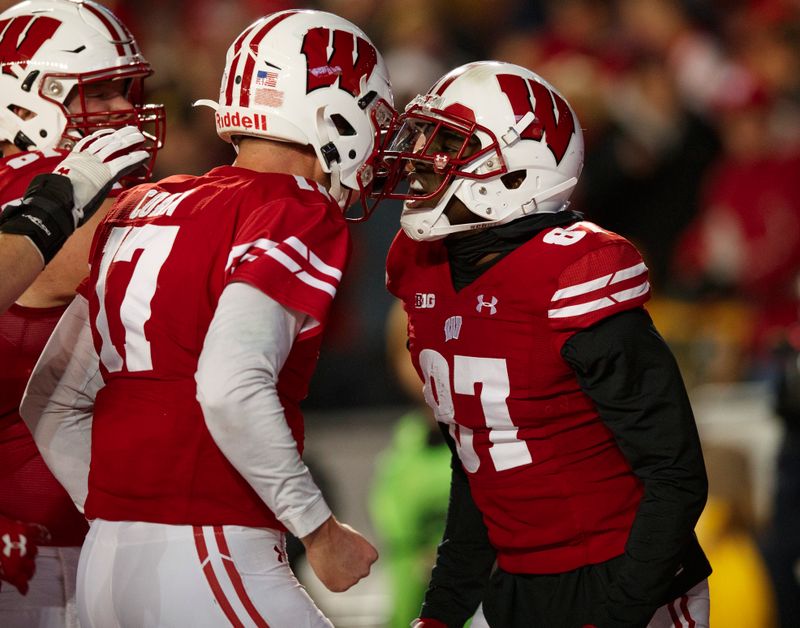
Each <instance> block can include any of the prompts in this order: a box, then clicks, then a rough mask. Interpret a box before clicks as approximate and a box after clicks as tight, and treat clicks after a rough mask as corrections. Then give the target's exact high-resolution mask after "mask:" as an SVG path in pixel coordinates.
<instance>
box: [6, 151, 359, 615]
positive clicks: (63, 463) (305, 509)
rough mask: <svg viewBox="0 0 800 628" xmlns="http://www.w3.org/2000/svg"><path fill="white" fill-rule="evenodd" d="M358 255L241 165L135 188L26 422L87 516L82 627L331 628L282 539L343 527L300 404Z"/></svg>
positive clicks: (321, 218)
mask: <svg viewBox="0 0 800 628" xmlns="http://www.w3.org/2000/svg"><path fill="white" fill-rule="evenodd" d="M349 255H350V239H349V233H348V230H347V224H346V222H345V220H344V217H343V215H342V212H341V209H340V208H339V206H338V205H337V204H336V203H335V202H334V201H333V200H332V199H331V197H330V195H329V194H328V192H327V190H325V189H324V188H323V187H321V186H320V185H319V184H317V183H314V182H312V181H309V180H307V179H304V178H302V177H296V176H292V175H285V174H274V173H272V174H264V173H257V172H253V171H250V170H245V169H241V168H236V167H228V166H226V167H221V168H216V169H214V170H212V171H211V172H209V173H207V174H206V175H204V176H201V177H189V176H179V177H172V178H169V179H165V180H163V181H161V182H159V183H158V184H153V185H146V186H140V187H138V188H135V189H134V190H132V191H130V192H128V193H126V194H125V195H123V196H122V197H121V198H120V200H119V201H118V203H117V204H116V205H115V207H114V208H113V209H112V211H111V213H109V215H108V216H106V218H105V219H104V221H103V222H102V223H101V224H100V226H99V227H98V229H97V231H96V234H95V241H94V243H93V246H92V255H91V262H92V271H91V274H90V277H89V280H88V282H87V283H86V284H84V286H83V287H82V288H81V291H80V292H81V295H80V296H79V297H78V298H76V299H75V301H74V302H73V303H72V304H71V305H70V307H69V308H68V309H67V311H66V313H65V314H64V316H63V317H62V320H61V321H60V322H59V325H58V327H57V329H56V331H55V332H54V334H53V337H52V339H51V340H50V342H49V343H48V345H47V347H46V348H45V350H44V354H43V357H42V359H41V360H40V361H39V363H38V364H37V366H36V368H35V370H34V373H33V375H32V377H31V382H30V384H29V386H28V389H27V391H26V396H25V401H24V402H23V408H22V414H23V416H25V419H26V421H27V422H28V425H29V426H31V429H32V431H33V432H34V435H35V437H36V441H37V445H38V446H39V447H40V449H41V450H42V452H43V455H44V457H45V459H46V460H47V461H48V464H51V466H53V468H54V471H55V473H56V475H57V477H58V478H59V480H60V481H61V482H62V483H63V484H64V485H65V486H66V487H67V489H68V490H69V492H70V494H71V495H72V497H73V499H74V500H75V501H76V503H78V504H81V503H85V512H86V513H87V516H88V517H89V518H90V519H93V520H94V521H93V523H92V527H91V531H90V533H89V536H88V537H87V541H86V544H85V545H84V548H83V551H82V552H81V562H80V567H79V570H80V573H79V579H78V604H79V609H80V617H81V622H82V624H83V625H86V626H103V628H105V627H106V626H113V625H118V622H121V623H120V625H130V624H132V623H133V624H138V623H142V622H143V623H153V624H154V625H155V624H157V625H164V624H167V625H171V624H172V623H174V622H175V621H178V619H177V618H184V619H183V620H181V621H184V620H188V621H189V622H190V623H191V624H192V625H198V626H201V625H208V626H214V625H220V624H222V623H225V622H226V621H227V622H229V623H231V624H233V625H241V624H243V625H259V626H260V625H266V624H270V625H290V624H291V625H294V624H293V622H294V621H296V620H297V619H298V618H299V617H303V618H305V619H306V621H307V622H308V625H309V626H329V625H330V623H329V622H328V620H326V619H325V617H324V616H323V615H322V614H321V613H320V612H319V610H318V609H317V608H316V607H315V606H314V604H313V602H312V601H311V600H310V598H309V597H308V596H307V595H306V594H305V592H304V590H303V589H302V588H301V587H300V586H299V585H298V583H297V581H296V580H295V579H294V576H293V575H292V573H291V570H290V569H289V568H288V566H287V565H286V564H285V558H282V556H283V531H284V530H286V529H287V528H288V529H289V530H291V531H292V532H293V533H295V534H296V535H297V536H300V537H302V536H305V535H306V534H308V533H310V532H312V531H313V530H315V529H316V528H317V527H318V526H319V525H321V524H322V523H323V522H324V521H325V520H326V519H327V518H328V517H330V510H329V508H328V507H327V504H325V501H324V499H323V498H322V496H321V493H320V492H319V489H318V488H317V487H316V485H315V484H314V483H313V480H312V479H311V477H310V475H309V474H308V470H307V469H306V468H305V465H303V464H302V460H301V459H300V453H301V452H302V443H303V421H302V415H301V413H300V408H299V403H300V401H301V400H302V399H303V397H305V395H306V391H307V388H308V383H309V379H310V377H311V374H312V371H313V369H314V366H315V364H316V359H317V354H318V351H319V346H320V342H321V337H322V331H323V329H324V327H325V324H326V321H327V316H328V311H329V308H330V305H331V302H332V300H333V297H334V295H335V294H336V289H337V287H338V283H339V280H340V278H341V275H342V272H343V270H344V268H345V266H346V264H347V260H348V257H349ZM87 299H88V302H87ZM89 436H90V437H89ZM89 442H91V452H90V451H89V446H88V443H89ZM90 459H91V470H89V460H90ZM87 475H88V479H87ZM87 494H88V495H87ZM249 557H257V560H256V561H255V562H253V560H251V558H249ZM255 564H258V565H259V567H258V568H256V567H254V565H255ZM123 573H124V574H126V576H125V577H122V576H121V574H123ZM130 574H133V575H130ZM129 575H130V577H129ZM134 581H135V582H136V584H135V585H132V584H131V583H132V582H134ZM175 582H181V583H183V584H182V585H181V586H182V587H183V589H182V590H183V593H185V595H184V594H181V595H173V593H174V592H175V586H176V585H175ZM132 586H133V587H134V588H135V591H136V592H138V593H137V594H136V595H137V596H138V597H136V596H134V598H132V599H135V602H132V601H131V600H129V599H127V598H125V599H121V598H120V597H119V596H118V595H116V594H115V592H116V591H119V590H120V587H122V588H124V589H125V590H126V591H133V589H132V588H131V587H132ZM167 590H168V591H170V595H169V599H170V603H169V604H165V603H159V602H158V600H162V599H163V595H164V594H163V592H164V591H167ZM139 593H140V594H141V595H139ZM151 596H156V597H151ZM156 598H158V599H156ZM145 609H146V610H145ZM142 612H145V616H142ZM201 618H202V619H201Z"/></svg>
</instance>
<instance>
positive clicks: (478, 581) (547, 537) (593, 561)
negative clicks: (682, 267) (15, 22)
mask: <svg viewBox="0 0 800 628" xmlns="http://www.w3.org/2000/svg"><path fill="white" fill-rule="evenodd" d="M582 164H583V139H582V134H581V127H580V124H579V122H578V120H577V118H576V116H575V114H574V112H573V111H572V108H571V107H570V105H569V104H568V103H567V101H566V100H565V99H564V98H563V97H562V96H561V95H560V94H559V93H558V91H557V90H556V89H555V88H553V86H552V85H550V84H548V83H547V82H545V81H544V80H543V79H542V78H541V77H539V76H538V75H536V74H534V73H533V72H531V71H529V70H527V69H524V68H521V67H519V66H515V65H511V64H507V63H499V62H480V63H471V64H468V65H465V66H462V67H460V68H458V69H456V70H454V71H452V72H450V73H449V74H447V75H446V76H444V77H442V78H441V79H440V80H439V81H438V82H437V83H436V84H435V85H434V86H433V88H432V89H431V90H430V91H429V92H428V93H427V94H424V95H421V96H419V97H417V98H416V99H415V100H413V101H412V102H411V103H410V105H409V106H408V108H407V109H406V112H405V113H404V114H403V115H402V116H400V117H399V118H398V120H397V126H396V127H395V130H394V131H393V133H392V139H391V143H390V146H389V148H388V150H387V151H386V153H385V155H384V158H383V164H382V166H381V167H380V169H379V171H380V172H381V174H382V175H384V176H386V177H388V181H387V183H386V188H385V189H384V193H383V194H384V196H385V197H395V198H402V199H404V200H405V203H404V208H403V212H402V216H401V220H400V222H401V226H402V230H401V231H400V232H399V233H398V234H397V236H396V238H395V240H394V242H393V244H392V246H391V249H390V251H389V254H388V259H387V273H388V274H387V277H388V287H389V290H390V291H391V292H392V293H393V294H395V295H396V296H398V297H400V298H401V299H402V300H403V302H404V304H405V310H406V313H407V315H408V337H409V348H410V351H411V357H412V359H413V362H414V365H415V366H416V368H417V371H418V374H419V376H420V378H421V379H422V381H423V386H424V393H425V397H426V400H427V402H428V404H429V405H430V406H431V408H432V409H433V410H434V413H435V415H436V418H437V420H438V421H439V422H440V425H441V427H442V429H443V431H444V433H445V435H446V438H447V440H448V442H449V444H450V446H451V449H452V452H453V463H452V485H451V496H450V503H449V512H448V520H447V525H446V530H445V533H444V539H443V541H442V543H441V545H440V546H439V550H438V556H437V560H436V565H435V567H434V568H433V573H432V577H431V582H430V586H429V588H428V591H427V593H426V598H425V602H424V605H423V607H422V612H421V617H420V619H419V620H418V621H417V624H416V625H417V626H420V627H426V628H429V627H442V626H448V627H453V626H462V625H463V623H464V621H465V619H466V618H467V617H469V616H470V615H471V614H472V612H473V611H474V610H475V608H476V607H477V606H478V603H479V602H480V601H481V599H483V608H484V612H485V615H486V619H487V621H488V622H489V624H490V625H491V626H498V627H499V626H502V627H503V628H515V627H522V626H526V627H527V626H547V627H548V628H581V627H584V626H597V627H598V628H612V627H613V628H623V627H624V628H635V627H644V626H648V625H649V626H653V627H655V626H678V625H682V626H683V625H692V626H698V627H700V626H707V625H708V588H707V583H706V578H707V576H708V575H709V573H710V568H709V565H708V562H707V560H706V558H705V556H704V554H703V551H702V550H701V548H700V546H699V545H698V543H697V541H696V539H695V536H694V533H693V528H694V525H695V523H696V521H697V519H698V517H699V515H700V512H701V511H702V509H703V505H704V503H705V500H706V492H707V481H706V474H705V467H704V463H703V457H702V452H701V449H700V442H699V440H698V435H697V430H696V427H695V422H694V418H693V415H692V410H691V407H690V406H689V401H688V399H687V395H686V391H685V389H684V385H683V382H682V379H681V375H680V373H679V371H678V368H677V366H676V363H675V360H674V359H673V357H672V355H671V353H670V351H669V349H668V348H667V346H666V344H665V343H664V341H663V340H662V339H661V337H660V336H659V335H658V333H657V332H656V330H655V329H654V327H653V324H652V322H651V320H650V317H649V316H648V314H647V312H646V310H645V309H644V304H645V302H646V301H647V299H648V297H649V295H650V284H649V283H648V274H647V267H646V266H645V263H644V261H643V260H642V257H641V256H640V254H639V252H638V251H637V250H636V249H635V248H634V246H633V245H631V244H630V243H629V242H628V241H626V240H625V239H623V238H622V237H620V236H618V235H616V234H614V233H610V232H608V231H605V230H604V229H602V228H601V227H599V226H597V225H595V224H592V223H590V222H586V221H583V220H582V219H581V216H580V215H579V214H576V213H575V212H573V211H570V210H569V209H568V207H567V206H568V198H569V196H570V193H571V191H572V190H573V188H574V187H575V185H576V183H577V181H578V177H579V175H580V171H581V167H582ZM403 182H405V183H406V184H407V188H398V185H399V184H401V183H403ZM495 561H496V564H497V568H496V570H495V571H494V573H491V572H492V568H493V564H494V563H495ZM490 574H491V576H490ZM487 583H488V588H487ZM681 621H682V622H688V623H679V622H681Z"/></svg>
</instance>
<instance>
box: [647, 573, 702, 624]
mask: <svg viewBox="0 0 800 628" xmlns="http://www.w3.org/2000/svg"><path fill="white" fill-rule="evenodd" d="M709 604H710V603H709V599H708V580H703V581H702V582H701V583H699V584H697V585H696V586H694V587H692V588H691V589H689V590H688V591H687V592H686V595H682V596H681V597H679V598H678V599H676V600H673V601H672V602H670V603H669V604H665V605H664V606H662V607H661V608H659V609H658V610H657V611H656V614H655V615H653V619H651V620H650V623H649V624H647V628H708V616H709Z"/></svg>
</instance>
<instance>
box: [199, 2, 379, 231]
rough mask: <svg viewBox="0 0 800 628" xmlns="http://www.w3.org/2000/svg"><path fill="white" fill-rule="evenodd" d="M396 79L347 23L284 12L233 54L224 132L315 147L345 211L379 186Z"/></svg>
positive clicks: (250, 33)
mask: <svg viewBox="0 0 800 628" xmlns="http://www.w3.org/2000/svg"><path fill="white" fill-rule="evenodd" d="M392 103H393V98H392V91H391V86H390V84H389V75H388V73H387V71H386V66H385V64H384V62H383V58H382V57H381V55H380V53H379V52H378V51H377V49H376V48H375V46H374V45H373V44H372V42H371V41H370V40H369V38H368V37H367V36H366V35H365V34H364V33H363V32H362V31H361V30H360V29H359V28H358V27H356V26H354V25H353V24H351V23H350V22H348V21H347V20H345V19H343V18H341V17H338V16H336V15H333V14H331V13H324V12H321V11H295V10H289V11H281V12H279V13H273V14H271V15H267V16H265V17H262V18H261V19H260V20H258V21H256V22H255V23H253V24H252V25H250V26H249V27H248V28H246V29H245V30H244V31H243V32H242V33H241V34H240V35H239V37H237V38H236V40H235V41H234V43H233V45H231V47H230V48H229V49H228V54H227V58H226V62H225V72H224V73H223V75H222V84H221V85H220V93H219V102H214V101H210V100H201V101H198V102H197V103H195V104H199V105H207V106H210V107H212V108H213V109H214V110H215V111H216V122H217V133H218V134H219V136H220V137H221V138H222V139H224V140H225V141H227V142H232V143H234V145H235V142H234V141H233V140H232V138H234V137H236V136H239V135H248V136H254V137H263V138H268V139H272V140H279V141H284V142H296V143H298V144H303V145H310V146H313V147H314V151H315V152H316V154H317V158H318V159H319V162H320V164H321V166H322V168H323V170H324V171H325V172H327V173H330V175H331V193H332V194H333V196H334V198H336V199H337V201H338V202H339V204H340V205H341V207H342V208H343V209H346V208H347V207H349V205H350V200H351V198H352V196H353V192H355V191H359V192H360V193H361V194H360V195H361V198H362V201H363V205H364V216H362V217H361V218H360V219H365V218H366V217H367V215H368V211H367V207H366V197H367V194H368V192H369V191H370V188H371V185H372V167H371V165H370V164H371V161H372V159H373V157H374V155H376V154H377V152H378V149H379V148H380V142H381V140H382V137H383V135H382V134H381V129H385V128H387V127H388V125H389V122H390V121H391V119H392V118H393V116H394V109H393V108H392Z"/></svg>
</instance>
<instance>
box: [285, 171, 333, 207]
mask: <svg viewBox="0 0 800 628" xmlns="http://www.w3.org/2000/svg"><path fill="white" fill-rule="evenodd" d="M292 176H293V177H294V180H295V181H297V187H299V188H300V189H301V190H307V191H309V192H313V191H314V190H316V191H317V192H319V193H320V194H322V195H323V196H324V197H325V198H327V199H328V200H329V201H332V200H333V197H332V196H331V195H330V193H329V192H328V190H327V188H326V187H325V186H324V185H322V184H321V183H320V182H319V181H314V185H311V181H309V180H308V179H306V178H305V177H300V176H298V175H296V174H295V175H292Z"/></svg>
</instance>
